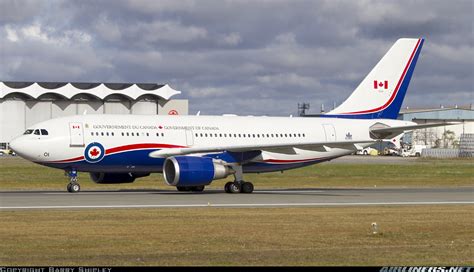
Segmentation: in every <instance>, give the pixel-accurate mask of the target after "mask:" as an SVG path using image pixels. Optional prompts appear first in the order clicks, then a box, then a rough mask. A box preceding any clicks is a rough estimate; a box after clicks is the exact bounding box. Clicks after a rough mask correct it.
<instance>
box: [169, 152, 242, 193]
mask: <svg viewBox="0 0 474 272" xmlns="http://www.w3.org/2000/svg"><path fill="white" fill-rule="evenodd" d="M233 173H234V170H233V169H231V168H230V167H228V166H226V165H223V164H222V163H220V162H219V161H217V160H214V159H212V158H205V157H191V156H176V157H169V158H167V159H166V160H165V163H164V166H163V174H164V177H165V181H166V184H168V185H171V186H201V185H208V184H210V183H211V182H212V181H213V180H215V179H222V178H226V177H227V176H228V175H230V174H233Z"/></svg>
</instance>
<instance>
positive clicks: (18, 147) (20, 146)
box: [9, 137, 29, 158]
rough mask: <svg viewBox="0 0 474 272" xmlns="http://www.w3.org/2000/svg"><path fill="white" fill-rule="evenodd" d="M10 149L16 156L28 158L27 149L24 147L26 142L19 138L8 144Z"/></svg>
mask: <svg viewBox="0 0 474 272" xmlns="http://www.w3.org/2000/svg"><path fill="white" fill-rule="evenodd" d="M9 146H10V149H11V150H13V152H15V153H16V154H17V155H19V156H21V157H23V158H29V156H28V148H27V146H26V142H25V140H24V139H22V138H21V137H19V138H16V139H14V140H13V141H11V142H10V144H9Z"/></svg>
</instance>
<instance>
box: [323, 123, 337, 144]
mask: <svg viewBox="0 0 474 272" xmlns="http://www.w3.org/2000/svg"><path fill="white" fill-rule="evenodd" d="M323 129H324V133H325V134H326V141H328V142H332V141H336V129H335V128H334V126H333V125H331V124H323Z"/></svg>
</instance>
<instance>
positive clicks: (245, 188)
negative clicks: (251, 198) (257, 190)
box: [240, 182, 253, 194]
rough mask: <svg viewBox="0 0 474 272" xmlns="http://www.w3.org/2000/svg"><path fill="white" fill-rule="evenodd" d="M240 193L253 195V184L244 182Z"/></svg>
mask: <svg viewBox="0 0 474 272" xmlns="http://www.w3.org/2000/svg"><path fill="white" fill-rule="evenodd" d="M240 192H241V193H244V194H251V193H252V192H253V184H252V183H251V182H244V183H243V184H242V188H241V190H240Z"/></svg>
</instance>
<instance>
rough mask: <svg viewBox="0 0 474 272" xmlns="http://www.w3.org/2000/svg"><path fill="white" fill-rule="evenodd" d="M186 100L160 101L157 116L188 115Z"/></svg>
mask: <svg viewBox="0 0 474 272" xmlns="http://www.w3.org/2000/svg"><path fill="white" fill-rule="evenodd" d="M188 108H189V107H188V100H185V99H179V100H178V99H176V100H169V101H160V102H159V103H158V114H159V115H188Z"/></svg>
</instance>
